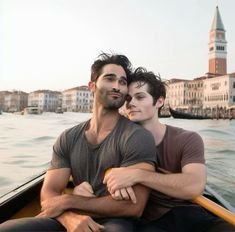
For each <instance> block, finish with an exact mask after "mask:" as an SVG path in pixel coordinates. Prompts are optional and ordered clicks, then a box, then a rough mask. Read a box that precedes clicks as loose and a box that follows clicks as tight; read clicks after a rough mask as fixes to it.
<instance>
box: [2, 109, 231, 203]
mask: <svg viewBox="0 0 235 232" xmlns="http://www.w3.org/2000/svg"><path fill="white" fill-rule="evenodd" d="M90 116H91V115H90V114H86V113H70V112H67V113H64V114H55V113H43V114H42V115H23V116H22V115H14V114H6V113H4V114H2V115H1V116H0V167H1V168H0V196H1V195H3V194H4V193H6V192H8V191H10V190H11V189H13V188H15V187H17V186H19V185H20V184H23V183H24V182H26V181H27V180H29V179H30V178H32V177H34V176H36V175H37V174H39V173H41V172H42V171H44V170H45V169H46V168H47V166H48V162H49V161H50V159H51V154H52V145H53V144H54V142H55V140H56V138H57V137H58V135H59V134H60V133H61V132H62V131H63V130H64V129H66V128H69V127H72V126H74V125H76V124H78V123H79V122H82V121H85V120H86V119H88V118H89V117H90ZM161 122H163V123H166V124H169V125H173V126H178V127H182V128H185V129H188V130H193V131H197V132H198V133H199V134H200V135H201V136H202V138H203V141H204V143H205V154H206V160H207V161H206V164H207V167H208V181H207V182H208V184H209V185H210V186H211V187H212V188H213V189H214V190H216V191H217V192H218V193H219V194H220V195H222V196H223V197H224V198H225V199H226V200H227V201H229V202H230V203H231V204H232V205H233V206H234V207H235V196H234V192H235V136H234V135H235V120H232V121H229V120H182V119H173V118H163V119H161Z"/></svg>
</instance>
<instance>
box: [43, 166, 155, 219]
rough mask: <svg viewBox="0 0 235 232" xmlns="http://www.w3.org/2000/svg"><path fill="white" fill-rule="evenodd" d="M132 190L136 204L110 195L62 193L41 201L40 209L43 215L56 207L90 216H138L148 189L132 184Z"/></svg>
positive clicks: (146, 167)
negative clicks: (93, 195) (90, 195)
mask: <svg viewBox="0 0 235 232" xmlns="http://www.w3.org/2000/svg"><path fill="white" fill-rule="evenodd" d="M129 167H132V168H138V169H145V170H148V171H154V167H153V166H152V165H150V164H148V163H139V164H136V165H132V166H129ZM134 190H135V194H136V198H137V203H136V204H133V203H132V202H131V201H129V200H128V201H126V200H123V201H116V200H114V199H112V197H111V196H110V195H109V196H104V197H94V198H91V197H83V196H76V195H72V194H64V195H62V196H59V197H56V196H55V197H54V198H52V199H49V200H46V201H44V202H42V211H43V212H44V215H45V216H48V217H50V216H51V212H52V213H54V209H57V210H56V211H59V212H60V211H62V212H64V211H66V210H70V209H75V210H79V211H80V212H83V213H84V214H87V215H92V216H93V215H98V216H104V217H119V216H124V217H125V216H126V217H133V216H134V217H139V216H141V215H142V212H143V210H144V207H145V204H146V202H147V199H148V195H149V189H148V188H146V187H145V186H141V185H136V186H134ZM58 209H59V210H58ZM53 216H54V215H53ZM56 216H57V215H56Z"/></svg>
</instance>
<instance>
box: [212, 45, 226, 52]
mask: <svg viewBox="0 0 235 232" xmlns="http://www.w3.org/2000/svg"><path fill="white" fill-rule="evenodd" d="M209 50H210V51H213V50H214V47H210V49H209ZM216 50H217V51H224V50H225V47H224V46H216Z"/></svg>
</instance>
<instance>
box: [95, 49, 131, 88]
mask: <svg viewBox="0 0 235 232" xmlns="http://www.w3.org/2000/svg"><path fill="white" fill-rule="evenodd" d="M107 64H116V65H120V66H122V68H123V69H124V71H125V73H126V77H127V83H128V84H129V82H130V76H131V74H132V64H131V62H130V61H129V59H128V58H127V57H126V56H124V55H119V54H108V53H104V52H103V53H101V54H100V55H99V56H98V57H97V59H96V60H95V62H94V63H93V64H92V66H91V81H94V82H95V81H96V80H97V78H98V77H99V75H100V74H101V72H102V68H103V67H104V66H105V65H107Z"/></svg>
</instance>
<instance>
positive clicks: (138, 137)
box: [121, 128, 157, 167]
mask: <svg viewBox="0 0 235 232" xmlns="http://www.w3.org/2000/svg"><path fill="white" fill-rule="evenodd" d="M124 146H125V147H124V149H123V150H124V157H123V161H122V163H121V166H122V167H126V166H130V165H134V164H136V163H140V162H147V163H150V164H152V165H156V160H157V159H156V147H155V142H154V138H153V136H152V135H151V133H150V132H149V131H147V130H145V129H142V128H140V129H138V130H136V131H135V132H134V133H133V134H132V135H131V136H129V138H128V139H127V141H126V142H125V143H124Z"/></svg>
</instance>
